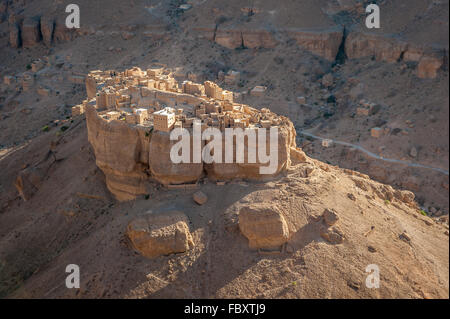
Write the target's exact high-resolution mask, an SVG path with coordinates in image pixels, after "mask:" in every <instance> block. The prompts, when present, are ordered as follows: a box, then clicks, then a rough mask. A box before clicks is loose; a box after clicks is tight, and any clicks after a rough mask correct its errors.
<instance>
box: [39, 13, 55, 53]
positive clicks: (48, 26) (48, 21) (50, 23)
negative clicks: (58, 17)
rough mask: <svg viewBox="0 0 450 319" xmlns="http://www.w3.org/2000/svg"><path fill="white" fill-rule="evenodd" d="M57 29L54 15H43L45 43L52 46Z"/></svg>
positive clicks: (42, 32) (42, 24)
mask: <svg viewBox="0 0 450 319" xmlns="http://www.w3.org/2000/svg"><path fill="white" fill-rule="evenodd" d="M54 29H55V21H54V19H53V18H52V17H47V16H42V17H41V34H42V40H43V41H44V43H45V45H47V46H50V45H51V44H52V40H53V31H54Z"/></svg>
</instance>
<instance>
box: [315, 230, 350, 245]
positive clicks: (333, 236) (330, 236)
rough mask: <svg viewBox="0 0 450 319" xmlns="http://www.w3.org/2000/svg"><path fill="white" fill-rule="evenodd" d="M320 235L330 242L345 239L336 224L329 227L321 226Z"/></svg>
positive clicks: (336, 242)
mask: <svg viewBox="0 0 450 319" xmlns="http://www.w3.org/2000/svg"><path fill="white" fill-rule="evenodd" d="M320 236H321V237H322V238H323V239H325V240H326V241H327V242H329V243H330V244H342V243H343V242H344V239H345V235H344V233H343V232H342V230H341V229H340V228H338V227H336V226H333V227H331V228H326V227H321V229H320Z"/></svg>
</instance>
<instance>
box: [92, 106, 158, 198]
mask: <svg viewBox="0 0 450 319" xmlns="http://www.w3.org/2000/svg"><path fill="white" fill-rule="evenodd" d="M86 121H87V127H88V139H89V142H90V143H91V145H92V148H93V149H94V153H95V158H96V164H97V166H98V167H99V168H100V169H101V170H102V171H103V173H104V174H105V177H106V185H107V187H108V189H109V190H110V191H111V193H113V194H114V195H115V196H116V198H117V199H119V200H131V199H134V198H135V197H136V195H140V194H145V193H146V185H145V184H146V181H147V180H148V175H147V174H146V173H145V168H146V167H147V166H148V149H149V146H148V145H149V143H150V140H149V138H148V137H147V136H146V134H145V131H143V130H142V131H141V130H139V129H138V128H134V127H130V126H128V125H127V124H126V123H123V122H120V121H112V122H109V123H108V122H105V121H104V120H102V119H101V118H100V117H99V116H98V115H97V112H96V110H95V108H94V107H92V106H87V107H86Z"/></svg>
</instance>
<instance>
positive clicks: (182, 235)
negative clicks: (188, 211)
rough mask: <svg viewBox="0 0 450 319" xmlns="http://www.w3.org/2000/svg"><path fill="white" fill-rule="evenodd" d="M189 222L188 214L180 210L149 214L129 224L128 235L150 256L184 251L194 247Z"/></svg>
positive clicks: (144, 253)
mask: <svg viewBox="0 0 450 319" xmlns="http://www.w3.org/2000/svg"><path fill="white" fill-rule="evenodd" d="M188 224H189V220H188V218H187V217H186V215H184V214H183V213H181V212H178V211H169V212H164V213H159V214H148V215H146V216H144V217H141V218H138V219H135V220H133V221H131V222H130V223H129V224H128V227H127V236H128V238H129V239H130V241H131V243H132V245H133V247H134V248H135V249H136V250H137V251H138V252H139V253H140V254H142V255H143V256H145V257H148V258H153V257H158V256H161V255H169V254H175V253H183V252H186V251H188V250H189V249H190V248H192V247H194V241H193V240H192V236H191V233H190V232H189V227H188Z"/></svg>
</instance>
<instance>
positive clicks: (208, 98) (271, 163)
mask: <svg viewBox="0 0 450 319" xmlns="http://www.w3.org/2000/svg"><path fill="white" fill-rule="evenodd" d="M162 72H163V69H162V68H156V69H149V70H147V71H142V70H140V69H139V68H133V69H130V70H126V71H125V72H121V73H119V72H116V71H106V72H102V71H93V72H91V74H90V75H89V76H88V77H87V79H86V91H87V94H88V99H87V100H85V101H84V102H83V105H79V106H76V107H74V108H73V110H74V114H79V113H80V110H85V112H86V119H87V128H88V132H89V133H88V137H89V142H90V143H91V145H92V147H93V149H94V152H95V156H96V163H97V165H98V167H99V168H100V169H101V170H102V171H103V172H104V174H105V176H106V184H107V187H108V189H109V190H110V191H111V192H112V193H113V194H114V195H115V196H116V198H117V199H119V200H130V199H133V198H135V197H136V196H137V195H142V194H147V193H148V191H147V185H148V182H149V181H156V182H158V183H161V184H164V185H170V184H171V185H176V184H189V183H195V182H197V181H198V180H199V179H200V178H201V177H203V176H204V175H205V174H206V175H207V176H208V178H210V179H211V180H221V181H224V180H233V179H237V178H243V179H251V180H264V179H268V178H272V177H273V176H276V175H278V174H279V173H281V172H283V171H285V170H287V169H288V168H289V167H290V165H291V160H290V154H291V152H292V150H293V149H294V150H296V143H295V137H296V131H295V128H294V125H293V124H292V122H291V121H290V120H289V119H287V118H286V117H283V116H278V115H276V114H274V113H272V112H270V110H268V109H263V110H261V111H259V110H256V109H254V108H251V107H250V106H248V105H244V104H239V103H233V102H232V97H233V96H232V92H229V91H226V90H222V89H221V88H220V87H219V86H217V85H216V84H214V83H213V82H205V85H204V86H203V85H202V84H198V83H192V82H185V83H184V84H183V87H182V88H178V84H177V83H176V80H175V79H173V78H171V77H168V76H167V75H163V74H162ZM121 81H126V82H127V85H126V86H125V85H123V84H121V83H122V82H121ZM136 83H139V84H136ZM112 85H116V86H115V88H114V87H113V86H112ZM199 88H200V89H201V90H200V93H201V94H198V93H197V91H195V92H196V93H192V94H191V91H192V90H194V89H196V90H198V89H199ZM205 88H207V90H206V91H205ZM115 89H117V92H116V93H119V92H120V93H119V94H116V93H114V91H113V90H115ZM97 92H98V93H97ZM202 92H204V93H202ZM212 96H214V98H212ZM161 105H171V106H175V105H177V107H178V109H177V112H178V113H177V115H175V114H174V113H171V114H172V116H173V117H174V121H173V122H172V124H171V125H172V126H170V127H169V126H167V127H166V126H164V125H169V124H168V122H164V121H166V120H167V118H165V117H164V116H163V117H162V118H161V117H160V115H156V114H157V113H156V110H159V109H160V108H161ZM164 110H166V111H167V110H168V112H169V111H170V112H172V111H171V110H174V109H172V108H166V109H164ZM155 116H157V120H155ZM161 121H162V122H161ZM175 121H176V122H177V125H178V127H183V128H184V129H185V133H189V134H188V135H189V137H188V138H187V139H188V140H189V146H188V147H189V154H190V155H189V156H190V158H189V161H188V162H180V163H178V162H174V161H173V160H172V156H171V151H172V149H173V147H174V145H175V144H178V143H180V142H179V141H175V140H173V141H172V140H170V133H171V131H172V129H173V128H174V126H175V124H174V123H175ZM194 121H195V122H196V123H198V124H196V127H198V130H199V131H198V134H201V132H203V131H204V130H205V129H207V128H210V129H211V130H212V129H213V128H215V129H216V131H215V132H219V133H220V134H221V135H220V136H221V137H220V138H222V140H221V145H220V146H218V145H217V146H216V145H215V146H213V147H212V148H211V149H210V154H211V151H212V150H213V153H215V152H218V153H219V149H217V150H216V148H221V150H220V153H221V154H222V157H221V160H218V159H216V158H214V160H213V161H206V160H205V159H204V158H205V157H204V156H205V155H204V154H203V153H204V152H205V149H206V146H207V144H208V145H209V143H211V141H208V143H207V142H206V140H205V138H207V137H208V136H206V137H205V136H198V137H197V138H198V140H197V138H195V137H194V134H192V133H193V131H194V128H193V122H194ZM164 123H165V124H164ZM197 125H198V126H197ZM271 127H273V128H274V129H275V130H274V131H276V133H275V136H274V138H275V139H276V144H275V140H274V143H272V140H271V138H272V135H273V132H272V131H271V129H270V130H269V128H271ZM225 128H234V129H238V130H237V132H236V131H233V134H237V135H235V139H234V140H233V148H232V150H229V149H228V148H227V145H226V144H227V142H226V140H227V137H226V134H222V133H225ZM266 129H267V130H266ZM239 130H240V131H239ZM239 132H241V133H239ZM244 132H245V133H244ZM264 132H265V134H266V135H265V145H264V142H263V140H262V139H263V137H264ZM245 134H250V135H247V136H251V135H252V136H254V142H253V140H252V139H250V138H247V139H246V138H245ZM238 136H241V137H240V138H242V139H240V138H239V142H238ZM184 138H186V137H184ZM260 138H261V141H259V139H260ZM214 139H215V137H213V138H212V140H213V141H214ZM237 143H239V145H242V148H243V150H240V149H238V147H237ZM241 143H242V144H241ZM196 146H198V147H199V148H198V150H197V147H196ZM228 146H229V145H228ZM263 146H265V150H266V152H265V154H263V150H262V149H261V150H260V148H262V147H263ZM194 147H195V150H196V151H199V152H200V153H199V154H196V159H195V160H194ZM250 150H251V151H253V154H254V155H255V157H254V158H253V157H249V153H250ZM184 151H186V150H183V152H184ZM297 152H301V151H297ZM202 154H203V156H202ZM230 154H231V155H232V157H231V159H232V160H231V161H230V160H229V157H228V156H230ZM261 154H263V155H261ZM226 155H227V156H226ZM240 155H243V158H242V159H240V160H238V157H240ZM298 155H300V157H301V153H299V154H298ZM263 156H265V157H266V158H263ZM197 157H198V158H197ZM227 158H228V159H227Z"/></svg>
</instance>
